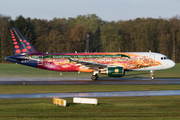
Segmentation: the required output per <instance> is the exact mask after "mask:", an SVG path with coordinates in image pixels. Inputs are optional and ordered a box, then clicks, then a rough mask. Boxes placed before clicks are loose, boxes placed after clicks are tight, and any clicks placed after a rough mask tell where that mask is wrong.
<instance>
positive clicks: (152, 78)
mask: <svg viewBox="0 0 180 120" xmlns="http://www.w3.org/2000/svg"><path fill="white" fill-rule="evenodd" d="M150 74H151V80H154V74H153V71H152V70H151V71H150Z"/></svg>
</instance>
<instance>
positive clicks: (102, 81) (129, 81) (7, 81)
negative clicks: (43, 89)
mask: <svg viewBox="0 0 180 120" xmlns="http://www.w3.org/2000/svg"><path fill="white" fill-rule="evenodd" d="M0 84H1V85H22V84H26V85H111V84H121V85H142V84H143V85H153V84H180V78H156V79H154V80H151V79H150V78H99V79H98V80H96V81H91V80H90V79H89V78H80V79H59V78H39V79H38V78H16V79H12V78H4V79H0Z"/></svg>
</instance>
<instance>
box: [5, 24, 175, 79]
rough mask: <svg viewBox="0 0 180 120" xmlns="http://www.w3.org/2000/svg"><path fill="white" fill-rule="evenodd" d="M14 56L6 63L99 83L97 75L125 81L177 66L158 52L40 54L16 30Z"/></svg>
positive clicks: (12, 36)
mask: <svg viewBox="0 0 180 120" xmlns="http://www.w3.org/2000/svg"><path fill="white" fill-rule="evenodd" d="M9 31H10V35H11V40H12V44H13V47H14V53H15V55H12V56H7V57H6V58H5V59H6V60H8V61H11V62H14V63H18V64H22V65H27V66H31V67H36V68H41V69H46V70H52V71H60V72H89V73H92V76H91V79H92V80H97V79H98V78H99V76H98V73H101V74H106V75H108V76H111V77H123V76H124V75H125V72H126V71H150V73H151V79H152V80H153V79H154V75H153V72H154V71H156V70H165V69H170V68H173V67H174V66H175V62H174V61H172V60H170V59H169V58H168V57H167V56H165V55H163V54H160V53H155V52H151V51H149V52H104V53H77V52H75V53H40V52H39V51H37V50H36V49H35V48H34V47H33V46H32V44H31V43H30V42H29V41H28V40H27V38H26V37H24V35H23V34H22V33H21V32H20V31H19V30H18V29H17V28H16V27H10V28H9Z"/></svg>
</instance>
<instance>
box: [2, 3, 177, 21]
mask: <svg viewBox="0 0 180 120" xmlns="http://www.w3.org/2000/svg"><path fill="white" fill-rule="evenodd" d="M0 14H2V15H8V16H11V18H12V19H13V20H14V19H15V18H16V17H17V16H19V15H22V16H23V17H25V18H27V17H30V18H31V19H33V18H37V19H47V20H52V19H53V18H55V17H56V18H69V17H73V18H75V17H77V15H88V14H96V15H97V16H98V17H100V18H101V19H102V20H106V21H118V20H129V19H136V18H138V17H139V18H142V17H144V18H147V17H151V18H159V17H161V18H171V17H174V16H176V15H180V0H0Z"/></svg>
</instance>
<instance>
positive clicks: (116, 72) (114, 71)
mask: <svg viewBox="0 0 180 120" xmlns="http://www.w3.org/2000/svg"><path fill="white" fill-rule="evenodd" d="M101 73H102V74H107V75H108V76H111V77H122V76H123V75H124V68H123V67H109V68H107V69H106V71H101Z"/></svg>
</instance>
